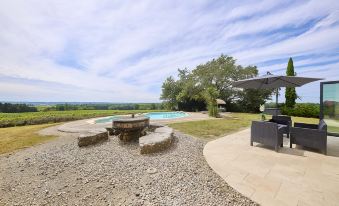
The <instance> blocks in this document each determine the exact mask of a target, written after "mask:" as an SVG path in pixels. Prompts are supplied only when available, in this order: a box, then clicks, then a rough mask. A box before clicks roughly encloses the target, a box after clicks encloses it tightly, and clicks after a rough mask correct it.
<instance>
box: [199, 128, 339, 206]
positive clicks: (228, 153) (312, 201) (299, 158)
mask: <svg viewBox="0 0 339 206" xmlns="http://www.w3.org/2000/svg"><path fill="white" fill-rule="evenodd" d="M284 139H285V140H284V148H282V149H281V150H280V152H279V153H276V152H275V151H274V150H273V149H270V148H266V147H264V146H262V145H259V144H255V145H254V147H251V146H250V129H246V130H243V131H241V132H238V133H235V134H232V135H229V136H225V137H223V138H220V139H217V140H214V141H211V142H209V143H207V145H206V146H205V148H204V156H205V158H206V160H207V162H208V164H209V165H210V166H211V167H212V169H213V170H214V171H215V172H216V173H218V174H219V175H220V176H221V177H222V178H223V179H224V180H225V181H226V182H227V183H228V184H229V185H230V186H232V187H233V188H234V189H236V190H238V191H239V192H241V193H242V194H244V195H245V196H247V197H249V198H251V199H252V200H254V201H256V202H258V203H259V204H261V205H264V206H265V205H269V206H271V205H298V206H304V205H305V206H306V205H339V138H337V137H331V136H328V143H327V144H328V156H325V155H323V154H320V153H317V152H315V151H306V150H303V149H300V148H293V149H290V148H289V142H288V139H286V138H284Z"/></svg>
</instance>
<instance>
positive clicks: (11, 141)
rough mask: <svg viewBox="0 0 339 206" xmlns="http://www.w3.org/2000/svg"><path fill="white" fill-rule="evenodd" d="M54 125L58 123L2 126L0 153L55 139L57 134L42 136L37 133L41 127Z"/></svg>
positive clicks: (0, 129) (0, 130) (0, 131)
mask: <svg viewBox="0 0 339 206" xmlns="http://www.w3.org/2000/svg"><path fill="white" fill-rule="evenodd" d="M54 125H56V124H43V125H30V126H22V127H10V128H0V154H3V153H7V152H12V151H14V150H17V149H21V148H26V147H30V146H33V145H36V144H39V143H43V142H46V141H49V140H52V139H54V138H55V136H42V135H39V134H38V133H37V132H38V131H39V130H41V129H44V128H46V127H50V126H54Z"/></svg>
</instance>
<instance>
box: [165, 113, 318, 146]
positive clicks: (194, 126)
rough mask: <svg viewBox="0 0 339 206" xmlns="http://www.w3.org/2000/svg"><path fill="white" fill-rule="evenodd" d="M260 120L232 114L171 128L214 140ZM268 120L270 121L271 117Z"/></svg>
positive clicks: (300, 119)
mask: <svg viewBox="0 0 339 206" xmlns="http://www.w3.org/2000/svg"><path fill="white" fill-rule="evenodd" d="M260 118H261V116H260V114H248V113H232V114H231V116H230V117H225V118H221V119H209V120H200V121H193V122H180V123H172V124H169V126H171V127H172V128H174V129H177V130H179V131H181V132H183V133H186V134H189V135H192V136H195V137H199V138H203V139H208V140H212V139H215V138H218V137H222V136H225V135H228V134H231V133H234V132H237V131H240V130H242V129H245V128H247V127H249V126H250V125H251V121H253V120H260ZM266 118H267V119H269V118H270V116H266ZM292 120H293V121H294V122H303V123H318V122H319V120H318V119H315V118H304V117H292Z"/></svg>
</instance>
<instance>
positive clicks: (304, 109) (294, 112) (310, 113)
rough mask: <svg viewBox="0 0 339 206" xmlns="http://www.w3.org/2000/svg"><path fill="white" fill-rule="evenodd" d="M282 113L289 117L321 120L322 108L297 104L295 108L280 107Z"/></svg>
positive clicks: (312, 104) (311, 104)
mask: <svg viewBox="0 0 339 206" xmlns="http://www.w3.org/2000/svg"><path fill="white" fill-rule="evenodd" d="M280 109H281V113H282V114H283V115H288V116H297V117H314V118H319V114H320V106H319V104H315V103H297V104H296V105H295V106H294V108H288V107H286V106H285V105H283V106H282V107H280Z"/></svg>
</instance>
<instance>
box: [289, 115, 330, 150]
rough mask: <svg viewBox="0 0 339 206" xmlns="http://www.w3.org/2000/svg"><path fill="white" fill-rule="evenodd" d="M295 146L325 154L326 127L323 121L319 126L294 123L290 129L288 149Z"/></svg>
mask: <svg viewBox="0 0 339 206" xmlns="http://www.w3.org/2000/svg"><path fill="white" fill-rule="evenodd" d="M292 144H297V145H301V146H305V147H309V148H313V149H319V150H320V151H322V152H323V154H325V155H326V154H327V125H326V123H325V121H324V120H320V121H319V124H318V125H316V124H304V123H294V127H292V128H291V139H290V148H292Z"/></svg>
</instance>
